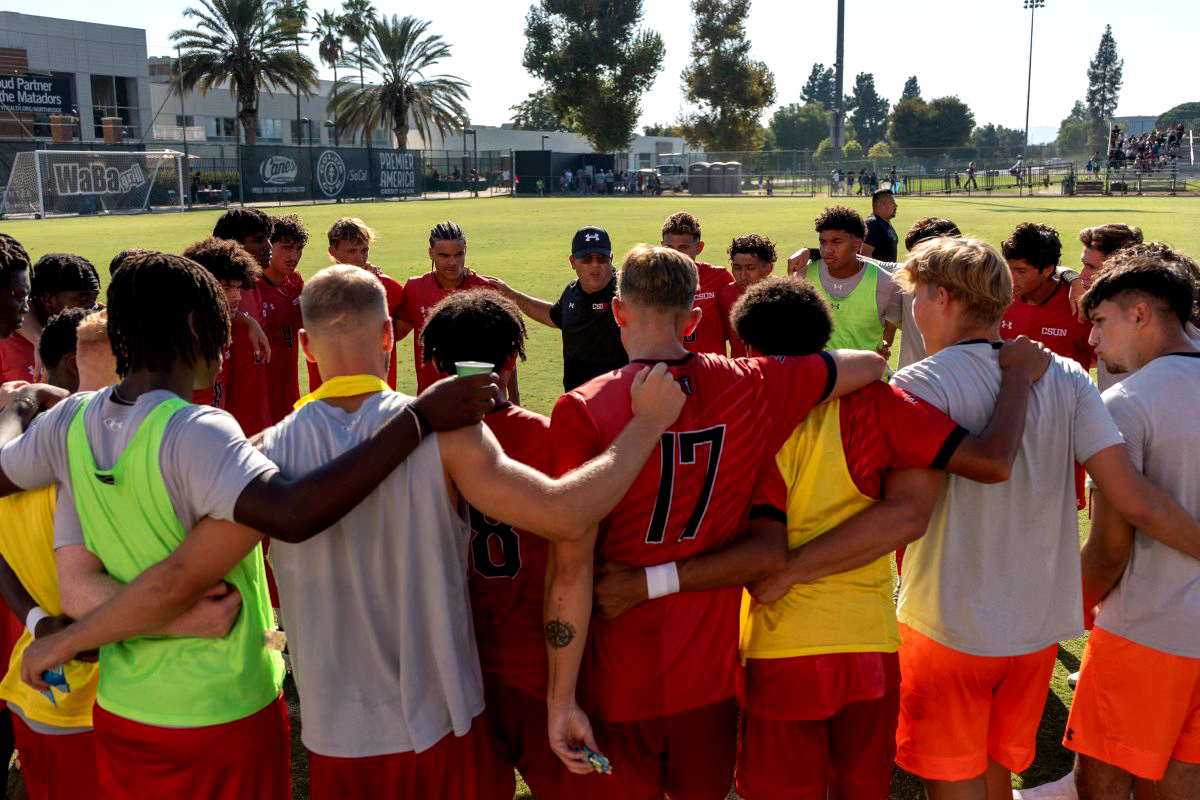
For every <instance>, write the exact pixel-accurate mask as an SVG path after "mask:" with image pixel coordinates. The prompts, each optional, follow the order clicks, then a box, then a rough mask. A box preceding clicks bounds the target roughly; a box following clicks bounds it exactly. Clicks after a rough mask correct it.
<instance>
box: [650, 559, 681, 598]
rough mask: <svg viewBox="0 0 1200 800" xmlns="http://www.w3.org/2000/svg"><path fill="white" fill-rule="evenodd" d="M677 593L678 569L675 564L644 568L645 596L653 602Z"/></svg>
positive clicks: (672, 562)
mask: <svg viewBox="0 0 1200 800" xmlns="http://www.w3.org/2000/svg"><path fill="white" fill-rule="evenodd" d="M678 591H679V569H678V568H677V567H676V566H675V562H674V561H671V562H669V563H667V564H659V565H658V566H656V567H646V594H647V595H648V596H649V597H650V599H651V600H653V599H654V598H656V597H665V596H666V595H669V594H675V593H676V592H678Z"/></svg>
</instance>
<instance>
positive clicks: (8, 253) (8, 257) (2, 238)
mask: <svg viewBox="0 0 1200 800" xmlns="http://www.w3.org/2000/svg"><path fill="white" fill-rule="evenodd" d="M32 268H33V262H32V261H30V260H29V253H27V252H25V248H24V247H22V246H21V243H20V242H18V241H17V240H16V239H14V238H13V237H11V236H9V235H8V234H7V233H0V275H3V276H4V278H5V285H7V280H8V278H9V277H10V276H11V275H12V273H14V272H27V271H29V270H30V269H32Z"/></svg>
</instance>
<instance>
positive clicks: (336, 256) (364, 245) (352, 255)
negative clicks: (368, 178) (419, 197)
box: [308, 217, 425, 392]
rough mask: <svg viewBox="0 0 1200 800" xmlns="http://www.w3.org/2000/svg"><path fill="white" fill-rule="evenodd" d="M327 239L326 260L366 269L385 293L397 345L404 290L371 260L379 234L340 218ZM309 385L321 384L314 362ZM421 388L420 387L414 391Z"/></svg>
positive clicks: (391, 382) (392, 373) (392, 372)
mask: <svg viewBox="0 0 1200 800" xmlns="http://www.w3.org/2000/svg"><path fill="white" fill-rule="evenodd" d="M326 238H327V239H328V240H329V257H330V258H332V259H333V263H335V264H349V265H350V266H352V267H360V268H362V269H365V270H366V271H367V272H369V273H371V274H372V275H374V276H375V278H376V279H377V280H378V281H379V283H380V284H381V285H382V286H383V290H384V292H385V293H386V294H387V306H388V314H389V315H390V316H391V319H392V328H393V331H394V332H395V338H396V341H397V342H399V341H400V339H402V338H403V337H404V333H405V332H406V331H407V329H406V328H405V324H404V322H403V320H402V318H401V316H400V314H401V309H402V308H403V304H404V287H403V286H401V285H400V281H398V280H396V279H395V278H393V277H392V276H391V275H387V274H385V273H384V271H383V270H381V269H380V268H379V267H377V266H375V265H374V264H372V263H371V261H370V256H371V244H372V243H373V242H374V241H375V240H376V239H378V238H379V234H377V233H375V231H374V230H372V229H371V228H370V227H369V226H368V225H367V223H365V222H363V221H362V220H361V219H359V218H358V217H342V218H341V219H338V220H337V221H336V222H334V223H333V225H332V226H330V228H329V231H328V233H327V234H326ZM396 358H397V354H396V353H392V361H391V365H390V366H389V367H388V377H387V380H388V386H391V387H392V388H393V389H395V388H396ZM308 385H309V389H316V388H317V387H319V386H320V385H321V372H320V369H319V368H318V367H317V365H316V363H315V362H313V361H309V362H308ZM424 388H425V387H421V388H420V389H418V390H417V391H418V392H419V391H422V390H424Z"/></svg>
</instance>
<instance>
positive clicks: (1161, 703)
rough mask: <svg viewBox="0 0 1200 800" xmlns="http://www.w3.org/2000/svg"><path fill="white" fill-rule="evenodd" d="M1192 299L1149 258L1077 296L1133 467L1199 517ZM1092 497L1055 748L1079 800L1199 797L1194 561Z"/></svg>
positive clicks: (1198, 362) (1182, 280) (1199, 374)
mask: <svg viewBox="0 0 1200 800" xmlns="http://www.w3.org/2000/svg"><path fill="white" fill-rule="evenodd" d="M1196 288H1197V287H1196V285H1195V284H1194V283H1193V282H1192V281H1191V280H1190V279H1189V277H1188V276H1187V275H1185V274H1184V273H1183V272H1182V271H1181V270H1179V269H1177V268H1175V267H1174V266H1173V265H1172V264H1170V263H1168V262H1166V261H1164V260H1162V259H1159V258H1155V257H1153V256H1144V255H1140V254H1133V253H1131V252H1130V251H1128V250H1126V251H1121V252H1119V253H1118V254H1117V255H1116V256H1114V257H1113V258H1111V259H1110V260H1109V261H1107V262H1106V263H1105V268H1104V271H1103V272H1102V273H1101V274H1100V276H1099V277H1097V278H1096V279H1095V282H1094V283H1093V285H1092V287H1091V289H1090V290H1089V291H1088V293H1087V294H1086V295H1084V300H1083V302H1084V309H1085V310H1086V312H1087V314H1088V317H1089V318H1090V320H1091V321H1092V323H1093V327H1092V336H1091V340H1092V343H1093V344H1094V345H1095V347H1096V354H1097V356H1098V357H1099V358H1100V359H1101V360H1102V361H1104V362H1105V363H1106V364H1107V365H1108V367H1109V369H1110V371H1111V372H1112V373H1114V374H1118V375H1120V374H1122V373H1125V372H1132V371H1134V370H1136V374H1134V375H1130V376H1129V377H1127V378H1125V379H1124V380H1122V381H1121V383H1120V384H1119V385H1117V386H1114V387H1113V388H1111V389H1109V390H1108V391H1106V392H1105V393H1104V405H1105V407H1106V408H1107V409H1108V410H1109V412H1110V413H1111V414H1112V416H1113V419H1114V420H1115V421H1116V423H1117V427H1118V428H1120V430H1121V435H1122V436H1123V437H1124V439H1125V446H1126V448H1127V450H1128V452H1129V456H1130V458H1132V459H1133V463H1134V465H1135V466H1136V467H1137V469H1138V470H1140V471H1141V472H1142V473H1143V474H1145V475H1146V477H1147V478H1149V479H1150V480H1152V481H1154V482H1155V483H1156V484H1158V485H1160V486H1163V487H1165V488H1166V489H1167V491H1168V492H1170V494H1171V496H1172V497H1173V498H1175V500H1177V501H1178V502H1180V503H1181V504H1183V507H1184V508H1186V509H1187V510H1188V511H1189V512H1190V513H1191V514H1193V515H1196V516H1200V482H1198V481H1197V474H1198V470H1200V434H1198V433H1197V431H1196V430H1195V426H1194V425H1193V424H1191V422H1190V420H1189V419H1188V416H1187V415H1186V414H1180V413H1179V401H1180V398H1185V397H1195V396H1196V393H1197V391H1198V390H1200V348H1197V346H1196V343H1195V342H1194V341H1193V340H1192V339H1190V338H1189V336H1188V335H1187V332H1186V330H1185V325H1186V324H1187V322H1188V320H1189V319H1190V318H1191V316H1192V313H1193V308H1194V303H1195V299H1196ZM1110 508H1111V506H1110V503H1109V501H1108V497H1107V495H1106V493H1105V492H1104V490H1103V489H1100V490H1098V491H1097V494H1096V496H1095V506H1094V509H1093V516H1092V528H1091V533H1090V534H1089V536H1088V540H1087V542H1086V543H1085V544H1084V548H1083V553H1082V563H1083V591H1084V593H1083V596H1084V606H1085V608H1089V609H1090V608H1091V607H1092V606H1094V605H1095V604H1096V603H1099V604H1100V610H1099V613H1098V614H1097V615H1096V622H1095V627H1094V629H1093V630H1092V634H1091V636H1090V638H1089V639H1088V644H1087V649H1086V650H1085V652H1084V657H1083V664H1082V668H1081V671H1080V676H1079V684H1078V686H1077V687H1076V689H1075V699H1074V702H1073V703H1072V704H1071V714H1070V717H1069V719H1068V720H1067V731H1066V736H1065V738H1064V740H1063V746H1064V747H1067V748H1069V749H1071V750H1074V751H1075V752H1076V754H1077V756H1076V763H1075V782H1076V787H1077V789H1078V791H1079V796H1080V797H1081V798H1083V799H1084V800H1108V798H1127V797H1129V796H1130V791H1131V789H1132V788H1133V784H1134V779H1135V777H1137V778H1143V779H1149V780H1152V781H1156V782H1157V783H1156V786H1155V791H1156V797H1158V798H1161V799H1162V800H1184V798H1193V797H1198V796H1200V725H1198V722H1200V645H1198V644H1197V639H1196V635H1195V634H1196V631H1197V630H1200V561H1197V560H1196V559H1194V558H1191V557H1189V556H1187V555H1185V554H1184V553H1181V552H1179V551H1177V550H1175V549H1172V548H1170V547H1168V546H1166V545H1164V544H1162V543H1161V542H1158V541H1155V540H1154V539H1151V538H1149V537H1147V536H1146V535H1145V534H1144V533H1143V532H1141V531H1140V530H1136V529H1135V527H1134V526H1131V525H1129V524H1128V523H1126V522H1125V521H1124V520H1123V519H1121V517H1120V516H1119V515H1116V514H1113V513H1112V512H1111V510H1110Z"/></svg>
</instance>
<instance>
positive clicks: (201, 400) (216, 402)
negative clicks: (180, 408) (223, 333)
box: [192, 347, 229, 408]
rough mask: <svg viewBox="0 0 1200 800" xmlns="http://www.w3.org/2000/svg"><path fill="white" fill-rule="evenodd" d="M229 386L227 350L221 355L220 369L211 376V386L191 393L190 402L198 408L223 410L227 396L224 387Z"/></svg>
mask: <svg viewBox="0 0 1200 800" xmlns="http://www.w3.org/2000/svg"><path fill="white" fill-rule="evenodd" d="M228 384H229V348H228V347H227V348H225V351H224V352H222V353H221V368H220V369H219V370H217V374H216V375H214V376H213V385H212V386H210V387H208V388H207V389H196V390H195V391H193V392H192V402H193V403H195V404H196V405H198V406H212V407H213V408H225V407H226V406H225V401H226V400H227V399H229V394H228V393H227V392H226V391H225V387H226V386H227V385H228Z"/></svg>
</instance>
